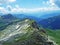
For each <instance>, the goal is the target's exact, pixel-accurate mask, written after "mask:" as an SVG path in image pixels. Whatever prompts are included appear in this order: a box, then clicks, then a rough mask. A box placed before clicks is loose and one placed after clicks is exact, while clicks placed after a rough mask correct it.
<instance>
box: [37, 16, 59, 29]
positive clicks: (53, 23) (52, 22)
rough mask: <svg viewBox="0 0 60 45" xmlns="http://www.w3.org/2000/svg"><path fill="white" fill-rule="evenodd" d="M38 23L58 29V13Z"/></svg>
mask: <svg viewBox="0 0 60 45" xmlns="http://www.w3.org/2000/svg"><path fill="white" fill-rule="evenodd" d="M38 23H39V24H40V25H41V26H42V27H44V28H49V29H60V15H57V16H54V17H49V18H47V19H43V20H41V21H39V22H38Z"/></svg>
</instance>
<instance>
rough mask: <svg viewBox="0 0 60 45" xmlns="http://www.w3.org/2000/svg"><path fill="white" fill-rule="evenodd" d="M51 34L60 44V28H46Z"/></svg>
mask: <svg viewBox="0 0 60 45" xmlns="http://www.w3.org/2000/svg"><path fill="white" fill-rule="evenodd" d="M46 31H47V33H48V35H49V36H52V37H53V40H54V41H55V42H56V43H57V44H58V45H60V30H50V29H46Z"/></svg>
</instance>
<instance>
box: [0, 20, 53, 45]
mask: <svg viewBox="0 0 60 45" xmlns="http://www.w3.org/2000/svg"><path fill="white" fill-rule="evenodd" d="M0 44H1V45H53V43H52V42H49V41H48V37H47V34H46V31H45V30H44V29H40V27H39V26H38V25H37V23H36V22H35V21H33V20H30V19H24V20H22V21H20V20H19V21H17V22H13V23H11V24H10V25H8V26H7V27H6V28H5V29H4V30H2V31H0Z"/></svg>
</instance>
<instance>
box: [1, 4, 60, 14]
mask: <svg viewBox="0 0 60 45" xmlns="http://www.w3.org/2000/svg"><path fill="white" fill-rule="evenodd" d="M53 10H60V8H58V7H54V6H51V7H40V8H33V9H27V8H21V7H20V6H19V5H18V4H17V5H15V7H12V6H11V5H7V7H5V8H4V7H0V12H1V13H5V14H6V13H33V12H39V11H40V12H43V11H53Z"/></svg>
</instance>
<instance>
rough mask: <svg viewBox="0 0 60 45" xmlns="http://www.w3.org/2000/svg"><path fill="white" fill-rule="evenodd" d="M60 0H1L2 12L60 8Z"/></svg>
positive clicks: (28, 11) (0, 7)
mask: <svg viewBox="0 0 60 45" xmlns="http://www.w3.org/2000/svg"><path fill="white" fill-rule="evenodd" d="M57 2H60V0H58V1H57V0H0V13H4V14H5V13H33V12H34V13H35V12H39V11H40V12H41V11H52V10H60V8H59V7H60V5H59V4H60V3H57Z"/></svg>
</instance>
